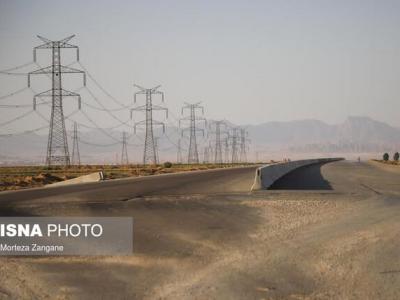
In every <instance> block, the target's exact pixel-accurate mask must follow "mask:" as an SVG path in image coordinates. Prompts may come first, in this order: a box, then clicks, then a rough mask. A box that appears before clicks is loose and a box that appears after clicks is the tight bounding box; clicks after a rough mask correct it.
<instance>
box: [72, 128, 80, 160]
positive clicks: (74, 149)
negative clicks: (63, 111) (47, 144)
mask: <svg viewBox="0 0 400 300" xmlns="http://www.w3.org/2000/svg"><path fill="white" fill-rule="evenodd" d="M72 137H73V139H72V141H73V142H72V158H71V163H72V165H74V166H80V165H81V156H80V154H79V143H78V141H79V137H78V125H77V124H76V122H74V134H73V136H72Z"/></svg>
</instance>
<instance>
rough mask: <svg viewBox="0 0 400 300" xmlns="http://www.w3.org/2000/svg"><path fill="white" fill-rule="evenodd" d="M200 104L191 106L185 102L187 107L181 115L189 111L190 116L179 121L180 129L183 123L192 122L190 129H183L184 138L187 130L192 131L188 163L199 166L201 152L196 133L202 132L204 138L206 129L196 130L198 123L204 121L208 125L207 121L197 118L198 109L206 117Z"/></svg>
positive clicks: (183, 108)
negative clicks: (198, 148)
mask: <svg viewBox="0 0 400 300" xmlns="http://www.w3.org/2000/svg"><path fill="white" fill-rule="evenodd" d="M200 103H201V102H197V103H193V104H190V103H186V102H185V106H184V107H182V111H181V114H182V115H183V112H184V110H185V109H189V110H190V115H189V116H188V117H185V118H182V119H180V120H179V127H180V124H181V121H190V125H189V127H187V128H184V129H182V136H183V132H184V131H185V130H189V131H190V136H189V152H188V163H189V164H198V163H199V152H198V151H197V142H196V132H197V131H202V132H203V136H204V129H201V128H196V122H197V121H204V122H205V123H206V119H204V118H198V117H196V110H197V109H201V112H202V114H203V115H204V107H203V106H200Z"/></svg>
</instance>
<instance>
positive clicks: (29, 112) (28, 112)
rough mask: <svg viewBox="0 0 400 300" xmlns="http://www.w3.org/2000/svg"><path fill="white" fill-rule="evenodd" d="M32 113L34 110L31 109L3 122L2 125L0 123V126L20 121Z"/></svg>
mask: <svg viewBox="0 0 400 300" xmlns="http://www.w3.org/2000/svg"><path fill="white" fill-rule="evenodd" d="M33 112H34V110H33V109H31V110H29V111H27V112H25V113H23V114H22V115H19V116H17V117H15V118H14V119H11V120H8V121H6V122H3V123H0V126H4V125H7V124H10V123H12V122H15V121H18V120H21V119H23V118H25V117H26V116H28V115H30V114H31V113H33Z"/></svg>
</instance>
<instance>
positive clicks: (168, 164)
mask: <svg viewBox="0 0 400 300" xmlns="http://www.w3.org/2000/svg"><path fill="white" fill-rule="evenodd" d="M171 167H172V163H170V162H169V161H166V162H165V163H164V168H171Z"/></svg>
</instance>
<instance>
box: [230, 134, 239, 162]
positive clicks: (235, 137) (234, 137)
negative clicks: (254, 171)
mask: <svg viewBox="0 0 400 300" xmlns="http://www.w3.org/2000/svg"><path fill="white" fill-rule="evenodd" d="M229 141H230V144H231V148H232V158H231V162H232V163H233V164H237V163H238V162H239V157H238V144H239V128H237V127H234V128H232V129H231V134H230V135H229Z"/></svg>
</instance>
